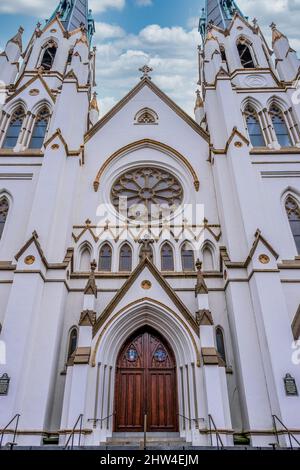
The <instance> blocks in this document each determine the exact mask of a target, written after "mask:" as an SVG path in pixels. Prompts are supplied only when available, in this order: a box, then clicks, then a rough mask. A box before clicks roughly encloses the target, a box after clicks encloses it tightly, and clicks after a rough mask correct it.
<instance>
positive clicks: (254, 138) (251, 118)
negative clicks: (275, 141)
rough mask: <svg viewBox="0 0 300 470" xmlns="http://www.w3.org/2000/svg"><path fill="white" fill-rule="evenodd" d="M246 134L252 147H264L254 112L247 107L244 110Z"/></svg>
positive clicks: (260, 129) (264, 143)
mask: <svg viewBox="0 0 300 470" xmlns="http://www.w3.org/2000/svg"><path fill="white" fill-rule="evenodd" d="M245 117H246V123H247V129H248V134H249V137H250V141H251V144H252V145H253V147H264V146H265V145H266V142H265V139H264V136H263V132H262V128H261V125H260V122H259V118H258V115H257V112H256V110H255V109H254V108H253V107H252V106H251V105H248V106H247V107H246V109H245Z"/></svg>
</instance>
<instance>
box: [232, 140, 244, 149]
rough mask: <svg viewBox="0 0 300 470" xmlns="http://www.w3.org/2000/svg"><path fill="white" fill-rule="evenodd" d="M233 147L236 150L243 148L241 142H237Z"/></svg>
mask: <svg viewBox="0 0 300 470" xmlns="http://www.w3.org/2000/svg"><path fill="white" fill-rule="evenodd" d="M234 146H235V147H237V148H241V147H243V144H242V142H240V141H237V142H235V143H234Z"/></svg>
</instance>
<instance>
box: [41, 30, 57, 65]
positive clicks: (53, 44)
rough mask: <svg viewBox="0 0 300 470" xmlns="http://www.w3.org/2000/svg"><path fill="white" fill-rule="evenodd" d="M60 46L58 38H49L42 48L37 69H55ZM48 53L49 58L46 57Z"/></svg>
mask: <svg viewBox="0 0 300 470" xmlns="http://www.w3.org/2000/svg"><path fill="white" fill-rule="evenodd" d="M57 50H58V44H57V40H56V38H53V37H48V38H47V39H45V41H44V43H43V45H42V46H41V50H40V54H39V58H38V61H37V68H39V67H41V66H43V67H44V69H45V70H48V71H50V70H51V69H52V68H53V65H54V62H55V59H56V56H57ZM47 51H49V53H50V54H49V57H48V56H47V57H46V54H47Z"/></svg>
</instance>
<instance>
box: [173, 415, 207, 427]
mask: <svg viewBox="0 0 300 470" xmlns="http://www.w3.org/2000/svg"><path fill="white" fill-rule="evenodd" d="M177 416H179V418H182V419H183V420H184V421H188V422H189V423H190V429H191V423H195V424H196V428H197V429H199V421H204V419H203V418H188V417H187V416H184V415H182V414H180V413H177Z"/></svg>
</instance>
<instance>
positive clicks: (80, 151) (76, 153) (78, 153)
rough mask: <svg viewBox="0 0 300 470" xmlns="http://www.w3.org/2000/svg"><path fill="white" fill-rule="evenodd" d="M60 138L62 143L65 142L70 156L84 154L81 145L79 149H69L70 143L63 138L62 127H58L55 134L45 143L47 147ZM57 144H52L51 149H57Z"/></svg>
mask: <svg viewBox="0 0 300 470" xmlns="http://www.w3.org/2000/svg"><path fill="white" fill-rule="evenodd" d="M56 138H58V139H59V140H60V141H61V143H62V144H63V146H64V148H65V152H66V154H67V156H68V157H79V156H80V155H81V154H82V147H80V148H79V149H78V150H69V147H68V144H67V143H66V141H65V139H64V138H63V135H62V132H61V130H60V129H56V131H55V132H54V134H52V136H51V137H50V138H49V139H48V140H47V141H46V142H45V143H44V147H45V149H46V148H47V147H48V146H49V145H50V144H51V142H53V140H55V139H56ZM56 145H57V144H54V145H52V147H51V149H53V150H56V149H57V148H58V147H56ZM54 146H55V147H54Z"/></svg>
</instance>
